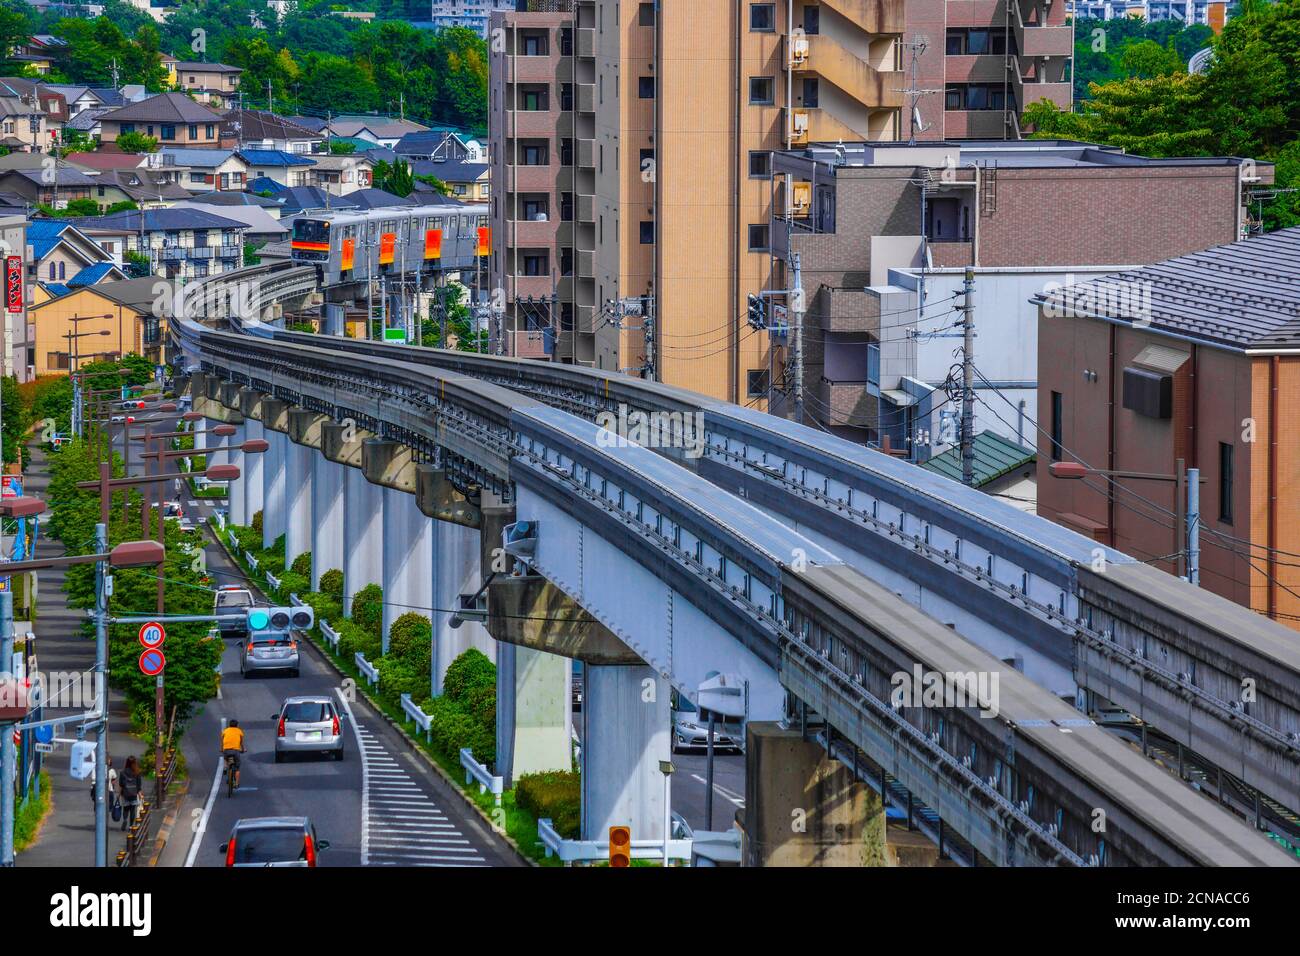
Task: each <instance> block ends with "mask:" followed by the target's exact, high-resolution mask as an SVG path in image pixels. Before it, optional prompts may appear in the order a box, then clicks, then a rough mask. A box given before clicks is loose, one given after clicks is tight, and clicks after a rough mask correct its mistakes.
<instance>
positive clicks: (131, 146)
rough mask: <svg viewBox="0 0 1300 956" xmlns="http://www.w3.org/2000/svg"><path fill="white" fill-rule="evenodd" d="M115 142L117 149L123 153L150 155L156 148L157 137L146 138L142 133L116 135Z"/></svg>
mask: <svg viewBox="0 0 1300 956" xmlns="http://www.w3.org/2000/svg"><path fill="white" fill-rule="evenodd" d="M115 142H116V143H117V148H118V149H120V150H121V151H122V152H124V153H152V152H153V151H154V150H156V149H157V148H158V139H157V137H154V136H146V135H145V134H144V133H137V132H134V131H132V132H130V133H120V134H118V137H117V139H116V140H115Z"/></svg>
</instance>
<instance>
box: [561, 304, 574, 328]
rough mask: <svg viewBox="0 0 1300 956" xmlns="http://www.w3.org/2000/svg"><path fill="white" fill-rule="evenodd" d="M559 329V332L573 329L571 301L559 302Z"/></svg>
mask: <svg viewBox="0 0 1300 956" xmlns="http://www.w3.org/2000/svg"><path fill="white" fill-rule="evenodd" d="M560 331H561V332H572V331H573V303H572V302H561V303H560Z"/></svg>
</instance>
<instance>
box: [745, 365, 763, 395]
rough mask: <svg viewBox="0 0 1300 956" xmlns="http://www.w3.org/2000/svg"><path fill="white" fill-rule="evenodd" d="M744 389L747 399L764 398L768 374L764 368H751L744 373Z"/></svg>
mask: <svg viewBox="0 0 1300 956" xmlns="http://www.w3.org/2000/svg"><path fill="white" fill-rule="evenodd" d="M745 378H746V389H745V391H746V392H747V393H748V397H749V398H766V397H767V383H768V374H767V369H765V368H751V369H749V370H748V371H747V372H746V375H745Z"/></svg>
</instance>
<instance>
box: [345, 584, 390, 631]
mask: <svg viewBox="0 0 1300 956" xmlns="http://www.w3.org/2000/svg"><path fill="white" fill-rule="evenodd" d="M352 620H353V621H354V622H355V623H356V625H357V626H358V627H362V628H365V629H366V630H367V631H370V632H371V633H372V634H374V635H375V637H379V635H380V633H381V632H382V629H383V626H384V589H383V588H381V587H380V586H379V585H378V584H367V585H366V586H365V587H363V588H362V589H361V590H360V591H358V592H357V593H356V594H354V595H353V596H352Z"/></svg>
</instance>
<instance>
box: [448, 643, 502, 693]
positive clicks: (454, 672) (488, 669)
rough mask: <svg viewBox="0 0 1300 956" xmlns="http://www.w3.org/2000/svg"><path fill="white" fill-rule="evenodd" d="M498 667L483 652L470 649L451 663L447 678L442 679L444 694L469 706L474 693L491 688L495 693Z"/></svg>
mask: <svg viewBox="0 0 1300 956" xmlns="http://www.w3.org/2000/svg"><path fill="white" fill-rule="evenodd" d="M496 685H497V667H496V665H495V664H493V663H492V662H491V661H490V660H488V658H487V656H486V655H484V654H483V652H482V651H478V650H475V649H474V648H472V647H471V648H470V649H469V650H467V651H466V652H465V653H464V654H462V655H460V657H458V658H456V659H455V660H454V661H452V662H451V666H450V667H448V668H447V676H446V677H444V678H443V679H442V689H443V693H444V694H446V695H447V696H448V697H450V698H451V699H452V700H454V701H457V702H460V703H465V704H468V703H469V701H470V697H471V695H472V693H473V691H474V690H475V689H476V688H480V687H491V688H493V691H494V692H495V689H496Z"/></svg>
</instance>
